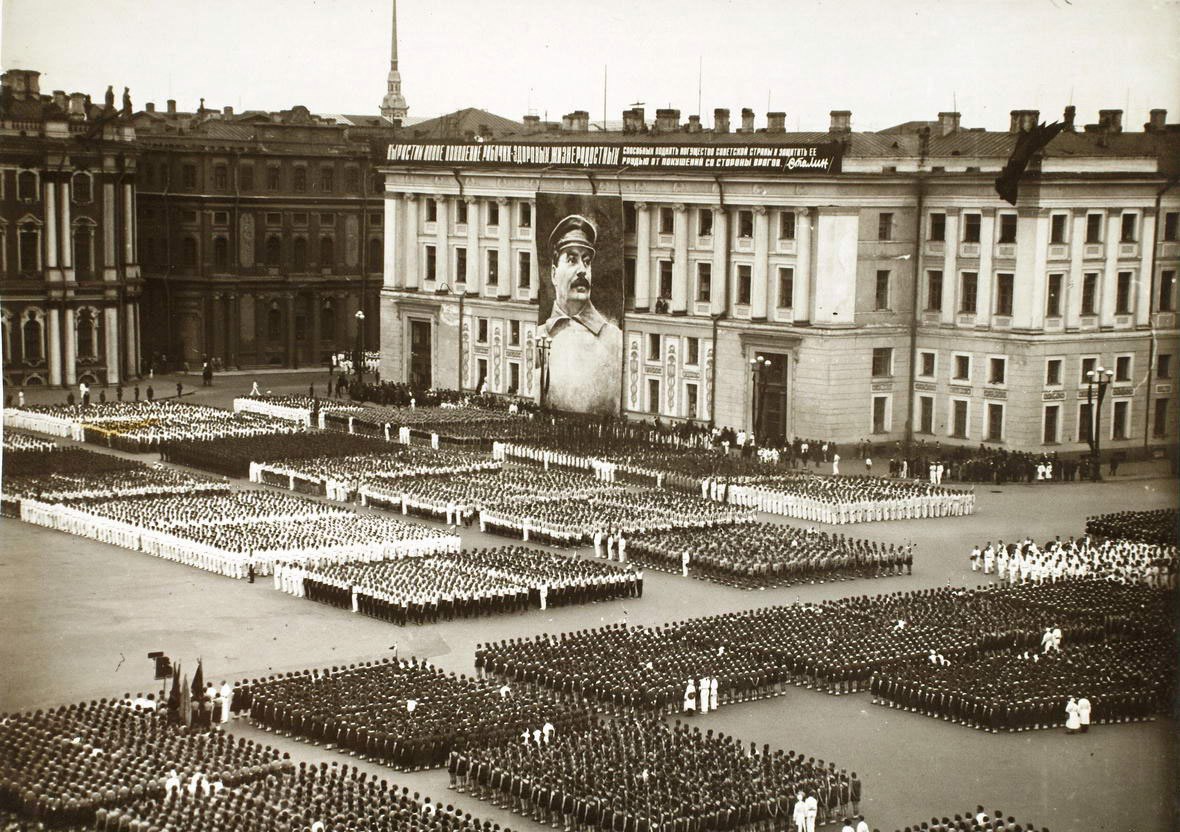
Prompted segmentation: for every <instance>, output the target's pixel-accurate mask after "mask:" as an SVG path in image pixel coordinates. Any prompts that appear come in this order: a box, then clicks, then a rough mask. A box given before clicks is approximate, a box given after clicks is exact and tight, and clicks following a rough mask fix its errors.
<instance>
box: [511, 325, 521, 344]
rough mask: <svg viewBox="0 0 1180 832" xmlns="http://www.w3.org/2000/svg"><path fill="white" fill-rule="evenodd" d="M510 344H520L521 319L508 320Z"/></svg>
mask: <svg viewBox="0 0 1180 832" xmlns="http://www.w3.org/2000/svg"><path fill="white" fill-rule="evenodd" d="M508 346H510V347H519V346H520V321H509V322H508Z"/></svg>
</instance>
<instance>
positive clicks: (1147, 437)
mask: <svg viewBox="0 0 1180 832" xmlns="http://www.w3.org/2000/svg"><path fill="white" fill-rule="evenodd" d="M1178 182H1180V177H1173V178H1172V179H1171V180H1169V181H1168V182H1166V183H1165V184H1164V186H1163V187H1162V188H1160V189H1159V190H1158V191H1156V194H1155V229H1154V230H1153V233H1152V235H1151V280H1150V286H1151V288H1150V292H1151V296H1150V297H1149V298H1148V299H1147V325H1148V326H1149V327H1150V330H1151V340H1150V341H1149V342H1148V345H1147V384H1146V385H1144V392H1143V396H1144V398H1145V402H1144V404H1143V450H1144V452H1145V456H1146V455H1147V454H1146V452H1147V449H1148V447H1149V445H1150V443H1151V415H1152V413H1151V385H1152V383H1153V381H1154V378H1153V377H1154V374H1155V350H1156V335H1155V316H1154V315H1153V314H1152V311H1151V305H1152V304H1153V303H1154V302H1155V298H1156V292H1157V291H1159V290H1158V287H1157V286H1156V283H1155V261H1156V255H1157V253H1158V251H1159V245H1160V223H1162V222H1163V219H1164V218H1163V217H1161V216H1160V206H1161V205H1162V204H1163V200H1164V194H1166V193H1167V192H1168V191H1170V190H1172V188H1174V187H1176V184H1177V183H1178Z"/></svg>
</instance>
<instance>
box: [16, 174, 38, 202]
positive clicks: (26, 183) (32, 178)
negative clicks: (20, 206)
mask: <svg viewBox="0 0 1180 832" xmlns="http://www.w3.org/2000/svg"><path fill="white" fill-rule="evenodd" d="M16 195H17V199H19V200H20V201H21V202H35V201H36V200H37V196H38V194H37V174H35V173H33V171H31V170H22V171H21V172H20V173H18V174H17V176H16Z"/></svg>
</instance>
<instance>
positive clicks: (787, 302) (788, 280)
mask: <svg viewBox="0 0 1180 832" xmlns="http://www.w3.org/2000/svg"><path fill="white" fill-rule="evenodd" d="M778 305H779V308H780V309H790V308H792V307H793V306H794V305H795V270H794V269H793V268H791V267H790V266H779V269H778Z"/></svg>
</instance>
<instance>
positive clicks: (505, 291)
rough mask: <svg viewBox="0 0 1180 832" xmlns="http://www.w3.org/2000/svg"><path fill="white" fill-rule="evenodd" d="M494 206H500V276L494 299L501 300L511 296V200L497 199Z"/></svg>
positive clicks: (498, 243)
mask: <svg viewBox="0 0 1180 832" xmlns="http://www.w3.org/2000/svg"><path fill="white" fill-rule="evenodd" d="M496 204H497V205H499V206H500V224H499V226H498V227H497V228H498V231H499V239H498V240H497V246H498V249H499V252H500V253H499V254H498V255H497V256H498V257H499V258H500V275H499V281H498V282H497V283H496V297H497V298H500V299H501V300H503V299H505V298H507V297H508V296H509V295H510V294H512V236H511V235H512V200H510V199H508V198H507V197H498V198H497V199H496Z"/></svg>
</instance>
